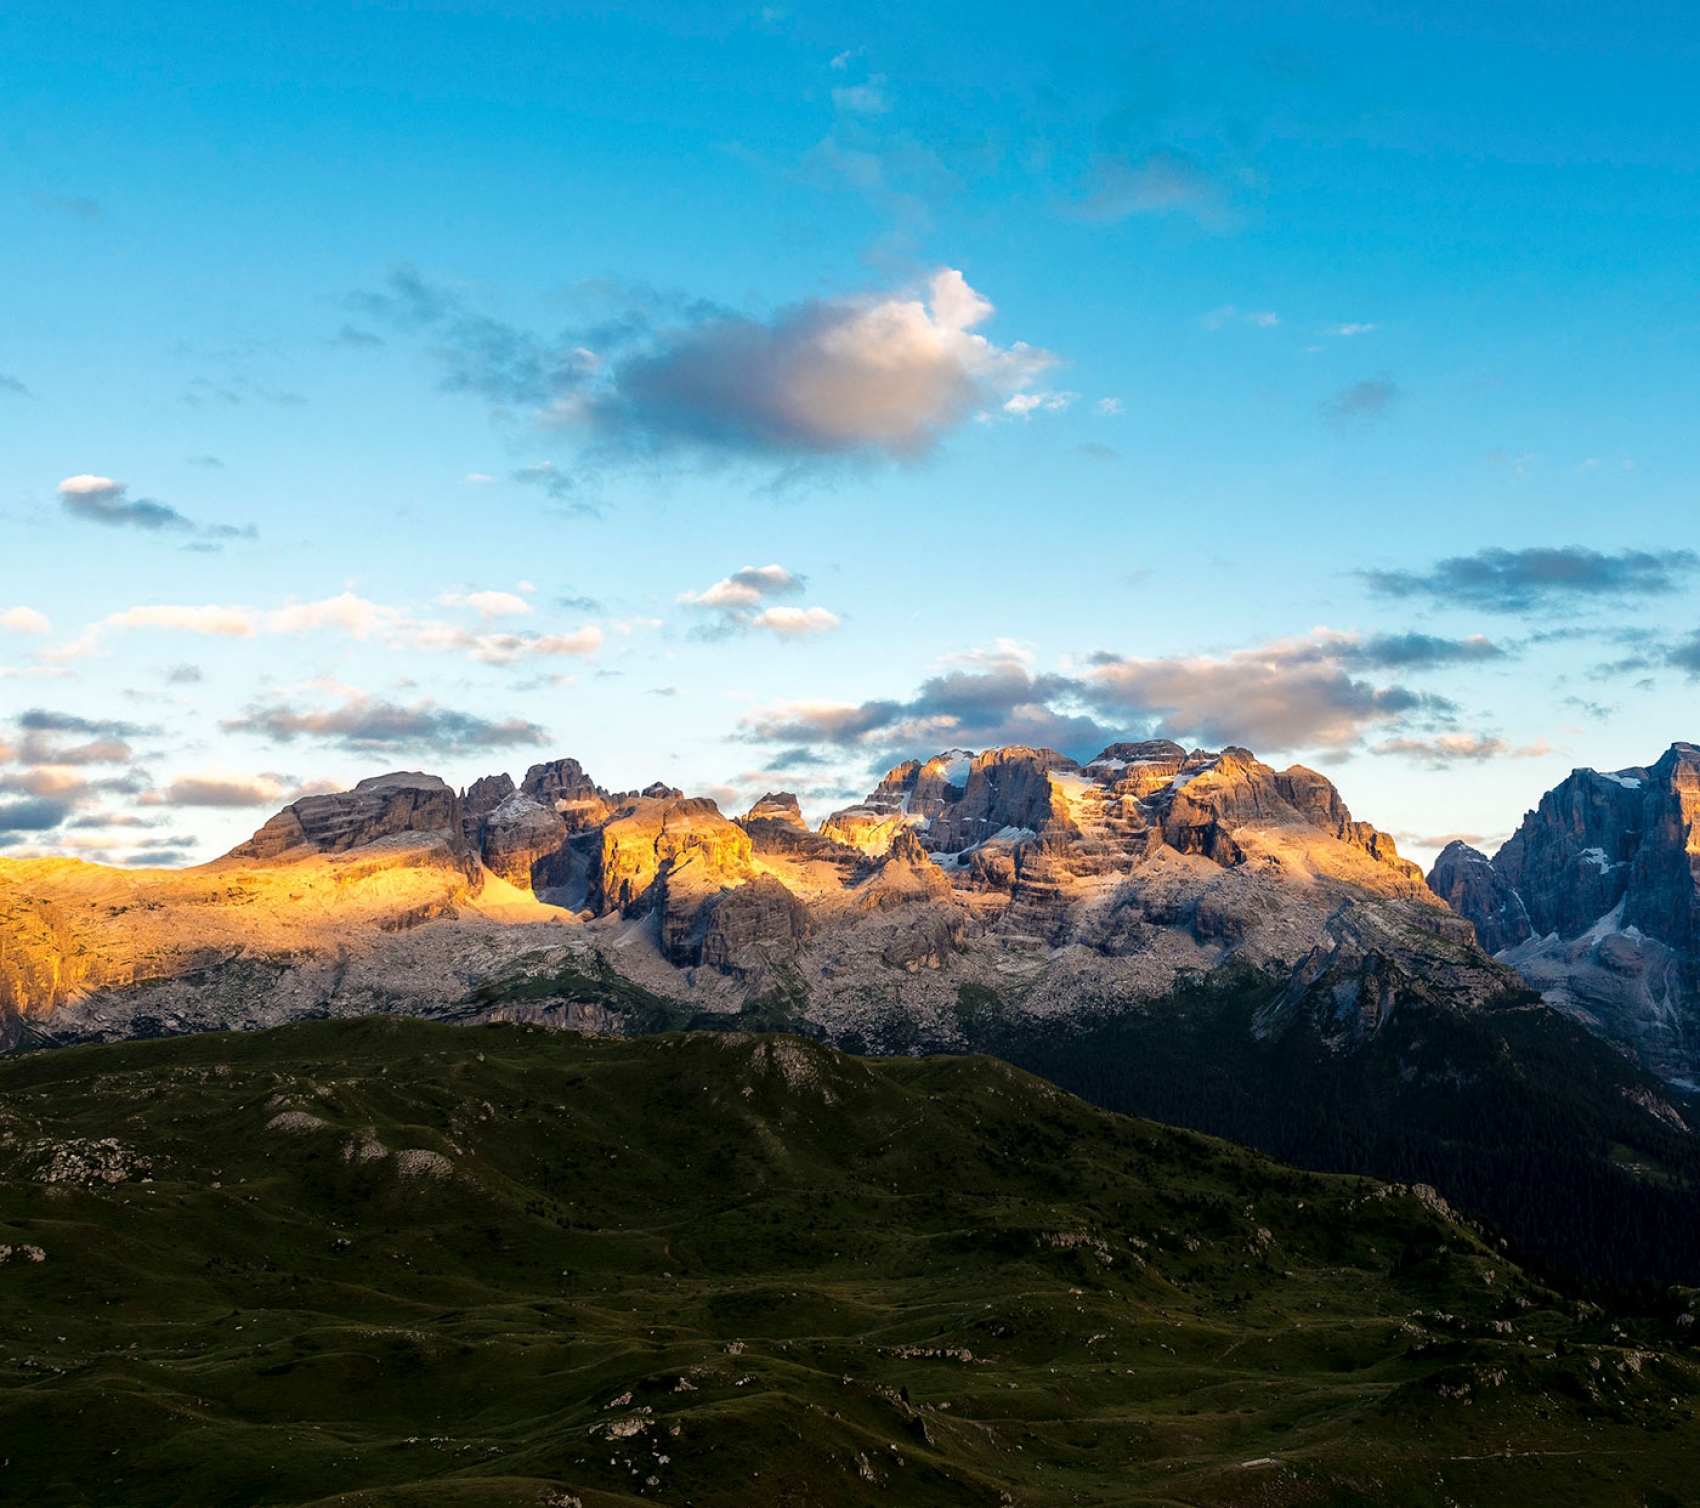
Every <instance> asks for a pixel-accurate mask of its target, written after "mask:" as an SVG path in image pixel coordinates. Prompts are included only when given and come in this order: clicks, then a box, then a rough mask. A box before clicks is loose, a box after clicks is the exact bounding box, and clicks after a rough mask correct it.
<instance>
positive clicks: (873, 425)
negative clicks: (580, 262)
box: [357, 267, 1067, 483]
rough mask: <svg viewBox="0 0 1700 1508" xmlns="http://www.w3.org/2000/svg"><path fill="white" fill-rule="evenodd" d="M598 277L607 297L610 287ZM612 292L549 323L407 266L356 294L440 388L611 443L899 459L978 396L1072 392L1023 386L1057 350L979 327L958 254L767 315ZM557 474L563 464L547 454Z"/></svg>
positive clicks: (1029, 406) (1038, 400) (796, 456)
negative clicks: (571, 324) (475, 298)
mask: <svg viewBox="0 0 1700 1508" xmlns="http://www.w3.org/2000/svg"><path fill="white" fill-rule="evenodd" d="M599 291H600V293H601V294H602V296H603V299H604V301H605V302H606V301H607V298H608V296H609V290H607V289H602V290H599ZM613 298H614V302H615V307H614V308H613V309H612V311H611V312H609V313H607V314H606V315H605V317H603V318H602V319H600V320H598V321H595V322H593V323H589V324H586V325H584V326H582V327H578V328H574V329H569V330H566V331H562V332H560V333H558V334H557V335H555V336H554V337H550V338H545V337H541V336H538V335H536V334H533V333H531V332H529V331H526V330H522V329H520V328H518V327H516V326H513V325H509V324H505V323H503V322H501V321H497V320H494V319H492V318H490V317H488V316H486V315H483V314H480V313H477V312H476V311H474V310H472V309H470V308H468V307H467V305H466V303H465V302H464V300H463V299H462V297H461V296H460V295H459V294H458V293H455V292H453V291H451V290H447V289H443V288H439V287H437V286H436V285H433V284H431V283H428V282H427V281H426V280H425V279H424V278H423V277H422V276H421V275H420V274H419V273H418V272H417V270H415V269H413V268H409V267H403V268H398V269H396V270H395V271H393V272H392V273H391V274H390V277H389V279H388V280H387V282H386V285H385V288H384V290H383V291H382V292H380V293H377V294H368V295H363V296H361V297H360V298H359V299H357V303H358V305H359V307H361V308H362V309H363V310H364V311H365V312H366V313H367V314H369V315H370V316H372V317H374V318H379V319H383V320H386V321H387V322H388V323H389V324H390V325H391V326H392V327H394V328H396V329H399V330H403V331H406V332H410V333H414V334H418V335H421V336H423V337H424V338H425V339H426V340H427V341H428V342H429V350H430V352H431V355H432V356H433V358H434V360H435V361H436V362H437V364H438V366H439V368H440V370H441V371H442V374H443V375H442V382H443V385H444V386H445V387H446V388H448V389H450V390H453V391H462V392H470V393H475V394H478V395H479V396H481V397H484V398H486V399H488V400H490V401H491V402H493V403H495V404H496V405H498V407H499V409H500V410H501V411H502V412H503V413H507V414H510V415H511V414H512V412H513V411H514V410H519V411H521V413H522V414H523V417H524V418H525V419H526V420H527V421H529V422H530V423H531V424H532V425H533V426H535V427H538V428H541V429H542V430H544V431H551V432H554V433H557V434H559V435H561V436H563V437H564V438H567V439H570V440H573V441H576V442H577V443H578V444H579V445H580V446H581V447H582V448H583V449H584V450H585V452H586V453H588V454H592V455H597V456H600V457H602V458H604V459H617V458H620V457H626V458H632V457H662V456H666V455H669V454H672V453H677V452H693V453H696V454H699V455H719V456H723V457H740V458H744V459H751V458H754V459H772V460H778V461H781V462H785V463H793V464H794V463H797V462H808V461H820V460H830V459H834V458H846V457H856V456H860V457H864V458H879V459H887V460H899V461H908V460H915V459H917V458H919V457H922V456H925V455H926V454H927V453H928V452H929V451H931V450H932V449H933V448H934V447H935V446H936V445H937V444H938V443H939V442H940V440H941V439H943V438H944V436H946V435H947V434H949V433H950V432H951V431H952V430H954V429H956V428H958V427H959V426H960V425H962V424H963V423H964V422H966V421H967V420H968V419H970V418H972V417H974V416H975V415H976V414H978V413H985V412H1001V411H1007V412H1009V413H1011V414H1023V413H1028V412H1033V411H1042V410H1045V409H1056V408H1059V407H1062V406H1064V405H1065V404H1066V401H1067V400H1066V398H1065V397H1064V396H1063V395H1060V394H1049V393H1047V394H1034V391H1033V390H1034V388H1035V384H1036V383H1037V382H1038V379H1039V378H1040V377H1041V376H1042V375H1043V374H1044V373H1045V372H1047V371H1049V370H1050V369H1052V368H1053V367H1055V366H1056V365H1057V364H1058V358H1057V357H1056V356H1055V355H1053V354H1052V353H1051V352H1049V351H1046V350H1043V349H1041V348H1039V347H1036V346H1033V345H1029V344H1027V343H1026V342H1023V341H1016V342H1014V343H1012V344H1010V345H1007V346H1003V345H998V344H996V343H994V342H993V341H992V340H990V339H989V338H988V337H987V336H985V335H983V334H981V333H979V327H980V326H982V325H984V324H986V323H987V322H988V321H989V320H990V319H991V318H992V316H993V314H994V312H995V311H994V309H993V306H992V304H991V302H990V301H989V300H988V299H987V298H985V297H984V296H983V295H982V294H980V293H979V292H978V291H977V290H975V289H974V288H973V287H971V286H970V285H969V283H968V281H967V279H966V278H965V277H964V276H963V275H962V273H961V272H960V271H958V270H956V269H954V268H950V267H942V268H939V269H938V270H936V271H935V272H933V273H932V274H931V275H930V276H929V277H928V278H927V279H926V280H925V283H924V284H923V285H922V286H919V287H915V288H909V289H904V290H900V291H894V292H868V293H852V294H844V295H839V296H836V297H828V298H815V299H808V300H805V301H803V302H800V303H796V304H791V305H787V306H785V307H782V308H780V309H777V310H775V311H774V312H773V313H772V314H769V315H766V316H760V315H752V314H745V313H740V312H737V311H734V310H729V309H725V308H722V307H719V306H717V305H712V304H708V303H704V302H701V301H695V302H691V301H685V300H679V299H672V300H665V299H662V298H660V297H659V296H658V295H655V294H653V293H647V292H641V291H630V290H615V291H614V293H613ZM1023 395H1033V399H1034V401H1032V402H1030V403H1029V402H1024V401H1020V400H1023ZM1012 400H1014V401H1013V406H1012ZM549 481H550V482H551V483H555V482H557V481H562V482H564V481H565V477H564V474H563V473H560V472H558V471H555V470H554V468H553V467H551V468H550V474H549Z"/></svg>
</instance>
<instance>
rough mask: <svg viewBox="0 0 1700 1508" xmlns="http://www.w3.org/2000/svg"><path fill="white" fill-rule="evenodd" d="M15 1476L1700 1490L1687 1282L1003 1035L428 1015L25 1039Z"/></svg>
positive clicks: (755, 1500)
mask: <svg viewBox="0 0 1700 1508" xmlns="http://www.w3.org/2000/svg"><path fill="white" fill-rule="evenodd" d="M0 1174H3V1179H0V1248H5V1249H6V1250H5V1256H4V1260H0V1458H3V1461H4V1464H3V1465H0V1501H5V1502H16V1503H20V1504H21V1503H28V1504H31V1505H43V1508H45V1505H53V1504H89V1505H100V1508H112V1505H115V1504H126V1505H128V1504H136V1505H144V1504H147V1505H151V1504H161V1505H164V1504H181V1505H191V1504H193V1505H203V1504H214V1503H216V1504H221V1505H222V1504H248V1503H256V1504H258V1503H266V1504H273V1503H275V1504H307V1503H324V1504H331V1503H335V1504H347V1505H350V1508H354V1505H362V1508H379V1505H398V1508H399V1505H408V1508H415V1505H418V1508H423V1505H433V1508H435V1505H450V1504H452V1505H463V1504H464V1505H472V1504H479V1505H483V1504H490V1505H496V1504H502V1505H506V1504H536V1505H553V1508H569V1505H572V1504H575V1503H577V1504H580V1505H582V1508H605V1505H613V1504H636V1503H640V1502H657V1503H669V1504H681V1505H682V1504H696V1505H704V1508H707V1505H725V1508H732V1505H750V1504H796V1505H802V1504H837V1503H846V1504H850V1503H863V1502H866V1503H881V1502H884V1503H893V1502H898V1503H904V1504H920V1505H924V1504H985V1505H987V1508H1001V1505H1041V1504H1058V1505H1062V1504H1072V1503H1077V1502H1080V1503H1094V1504H1244V1505H1247V1508H1250V1505H1284V1504H1364V1505H1369V1504H1377V1505H1383V1504H1433V1505H1437V1508H1439V1505H1445V1504H1460V1505H1471V1508H1474V1505H1487V1504H1506V1505H1511V1504H1526V1503H1528V1502H1530V1501H1532V1500H1534V1499H1535V1498H1536V1497H1537V1496H1538V1497H1539V1498H1540V1500H1541V1501H1542V1502H1543V1503H1544V1504H1550V1505H1552V1508H1558V1505H1562V1504H1569V1503H1574V1504H1588V1505H1603V1504H1623V1505H1626V1508H1627V1505H1637V1508H1640V1505H1653V1504H1658V1505H1667V1504H1677V1503H1681V1502H1686V1501H1692V1498H1693V1483H1694V1480H1695V1471H1694V1466H1693V1460H1694V1452H1695V1449H1696V1447H1697V1446H1700V1423H1697V1422H1696V1417H1695V1408H1696V1404H1697V1400H1700V1355H1697V1353H1696V1352H1695V1350H1694V1349H1693V1347H1692V1346H1691V1344H1690V1342H1689V1337H1691V1336H1692V1335H1693V1334H1694V1332H1695V1329H1696V1328H1697V1326H1696V1325H1695V1324H1694V1323H1693V1322H1691V1321H1689V1320H1687V1319H1686V1317H1685V1316H1686V1309H1687V1300H1686V1296H1685V1295H1678V1294H1672V1296H1671V1299H1670V1302H1669V1304H1668V1305H1667V1306H1666V1307H1665V1309H1664V1310H1663V1311H1662V1312H1660V1313H1658V1314H1654V1315H1650V1316H1643V1317H1640V1318H1637V1319H1631V1318H1628V1317H1626V1316H1622V1315H1613V1314H1609V1313H1604V1312H1601V1311H1599V1310H1596V1309H1592V1308H1590V1307H1588V1306H1586V1305H1580V1304H1579V1303H1578V1302H1577V1301H1576V1300H1575V1299H1573V1298H1561V1297H1560V1296H1559V1295H1558V1294H1556V1293H1554V1292H1552V1291H1551V1290H1549V1289H1547V1288H1545V1287H1543V1286H1542V1285H1541V1284H1539V1283H1538V1282H1536V1281H1534V1280H1532V1279H1531V1278H1530V1277H1529V1276H1528V1275H1526V1274H1525V1273H1523V1272H1521V1271H1520V1270H1519V1269H1518V1268H1517V1267H1516V1266H1515V1265H1513V1264H1512V1263H1511V1262H1510V1261H1508V1260H1507V1259H1506V1256H1505V1254H1504V1252H1503V1250H1502V1249H1500V1248H1499V1246H1498V1244H1497V1243H1496V1242H1493V1241H1491V1240H1488V1239H1485V1238H1484V1237H1483V1236H1482V1235H1481V1233H1480V1232H1478V1231H1475V1230H1473V1229H1471V1228H1469V1227H1467V1226H1465V1225H1462V1224H1459V1223H1457V1222H1456V1221H1454V1220H1453V1219H1451V1218H1449V1217H1448V1215H1447V1213H1446V1212H1445V1210H1444V1208H1443V1207H1441V1206H1439V1202H1438V1201H1437V1200H1436V1199H1435V1198H1434V1197H1433V1196H1432V1195H1429V1194H1427V1192H1426V1191H1415V1192H1412V1191H1405V1190H1402V1189H1398V1188H1393V1189H1389V1188H1387V1187H1385V1186H1383V1185H1380V1184H1377V1183H1375V1182H1373V1181H1370V1180H1364V1179H1355V1178H1338V1177H1325V1176H1320V1175H1312V1174H1306V1173H1299V1172H1295V1171H1292V1170H1290V1169H1287V1168H1284V1167H1282V1166H1280V1165H1278V1164H1275V1163H1273V1162H1270V1161H1268V1160H1266V1159H1264V1158H1262V1157H1259V1156H1257V1155H1255V1154H1252V1153H1249V1152H1246V1151H1243V1150H1241V1149H1239V1148H1236V1147H1234V1146H1231V1145H1228V1144H1226V1143H1221V1142H1215V1141H1212V1140H1209V1139H1208V1138H1205V1137H1202V1136H1198V1135H1195V1134H1192V1133H1188V1132H1182V1131H1174V1130H1170V1129H1167V1128H1164V1127H1160V1126H1156V1125H1152V1124H1149V1123H1146V1122H1142V1121H1137V1120H1131V1119H1127V1118H1123V1117H1119V1116H1115V1115H1111V1114H1108V1113H1105V1112H1102V1111H1099V1110H1095V1109H1092V1108H1090V1107H1088V1106H1087V1105H1085V1104H1083V1103H1081V1102H1080V1101H1078V1100H1074V1099H1072V1098H1070V1097H1068V1096H1066V1095H1064V1094H1062V1093H1060V1092H1059V1091H1057V1090H1056V1089H1054V1088H1052V1087H1050V1086H1049V1085H1047V1084H1045V1083H1043V1082H1041V1081H1040V1080H1037V1079H1034V1078H1031V1077H1029V1076H1027V1075H1026V1074H1023V1073H1020V1072H1018V1071H1016V1070H1014V1069H1011V1068H1009V1067H1007V1066H1005V1065H1003V1064H1001V1063H998V1062H995V1061H992V1060H989V1059H983V1058H956V1059H929V1060H904V1059H897V1060H887V1061H877V1062H870V1061H864V1060H860V1059H855V1058H849V1057H845V1056H841V1055H839V1054H837V1053H834V1052H832V1051H830V1050H828V1049H826V1048H823V1047H820V1046H817V1045H814V1044H811V1043H806V1042H802V1041H799V1040H797V1039H794V1038H784V1037H777V1038H776V1037H754V1036H747V1035H739V1034H702V1035H673V1036H661V1037H652V1038H645V1039H639V1040H585V1039H580V1038H578V1037H574V1036H570V1035H560V1034H549V1033H545V1032H542V1031H529V1030H527V1029H525V1028H523V1027H516V1026H491V1027H482V1028H474V1029H466V1028H455V1027H445V1026H429V1025H423V1024H420V1023H415V1022H408V1021H404V1020H399V1019H395V1018H374V1019H368V1020H361V1021H352V1022H345V1023H334V1024H333V1023H311V1024H306V1025H301V1026H295V1027H289V1028H285V1029H282V1030H279V1031H275V1032H268V1033H259V1034H254V1035H248V1036H202V1037H189V1038H178V1039H174V1040H169V1041H158V1042H147V1043H130V1044H124V1045H116V1046H109V1047H94V1048H77V1049H69V1050H65V1051H61V1052H53V1053H40V1054H33V1055H30V1056H27V1057H23V1058H17V1059H12V1060H8V1061H6V1062H4V1063H0Z"/></svg>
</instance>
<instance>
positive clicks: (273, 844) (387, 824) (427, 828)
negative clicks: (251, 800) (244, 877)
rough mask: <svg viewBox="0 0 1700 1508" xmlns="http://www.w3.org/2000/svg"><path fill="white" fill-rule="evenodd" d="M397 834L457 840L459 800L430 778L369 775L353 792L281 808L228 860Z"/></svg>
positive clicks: (330, 849) (341, 847)
mask: <svg viewBox="0 0 1700 1508" xmlns="http://www.w3.org/2000/svg"><path fill="white" fill-rule="evenodd" d="M396 833H447V834H450V835H452V836H453V837H454V838H455V839H456V840H457V841H458V840H460V839H461V837H462V823H461V810H460V798H459V797H457V796H456V795H455V793H454V790H453V788H452V787H450V786H448V785H446V784H445V783H444V782H443V781H441V780H439V779H438V778H437V777H436V776H435V775H421V774H420V773H418V772H417V771H398V772H397V773H395V774H393V775H374V776H373V777H372V778H371V779H369V780H362V781H361V782H360V784H359V785H357V786H355V787H354V789H353V790H352V791H342V792H339V793H338V794H336V795H334V796H306V797H303V798H302V799H301V800H300V801H297V802H296V803H295V804H294V805H293V806H288V807H285V808H284V809H283V810H282V811H281V812H279V813H278V814H277V816H275V817H273V818H272V819H271V821H270V822H268V823H266V825H265V826H264V827H262V828H261V829H260V830H259V831H258V832H257V833H255V834H254V836H253V837H252V838H250V839H249V840H248V841H247V842H246V843H242V844H239V845H238V846H237V847H235V848H233V849H231V851H230V857H231V858H237V859H261V860H264V859H276V858H279V857H281V856H282V855H284V854H288V853H291V852H294V851H296V850H310V851H312V852H315V853H346V852H347V851H348V850H349V849H351V848H359V847H362V846H363V845H365V844H368V843H374V842H376V841H377V840H378V839H379V838H387V837H390V836H392V835H394V834H396Z"/></svg>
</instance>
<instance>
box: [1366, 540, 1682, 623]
mask: <svg viewBox="0 0 1700 1508" xmlns="http://www.w3.org/2000/svg"><path fill="white" fill-rule="evenodd" d="M1696 571H1700V555H1697V554H1696V553H1695V552H1694V551H1692V550H1619V551H1616V552H1615V553H1612V554H1604V553H1602V552H1600V551H1598V550H1591V549H1587V548H1585V547H1583V546H1581V545H1571V546H1567V547H1563V548H1556V549H1555V548H1534V549H1526V550H1503V549H1487V550H1478V551H1477V552H1476V553H1475V554H1474V555H1453V556H1449V557H1448V558H1447V559H1445V560H1442V561H1439V562H1437V563H1436V564H1435V565H1434V566H1432V567H1430V568H1429V569H1428V570H1426V571H1382V570H1368V571H1360V572H1359V573H1358V574H1359V575H1360V576H1361V577H1362V578H1363V579H1364V580H1365V581H1366V582H1367V583H1368V584H1369V587H1370V590H1371V591H1373V592H1375V593H1376V594H1377V595H1379V596H1383V597H1427V598H1429V599H1431V600H1432V601H1434V602H1436V603H1438V604H1441V605H1443V606H1452V607H1472V608H1479V609H1482V610H1484V611H1486V612H1496V613H1513V612H1525V611H1528V610H1530V609H1533V608H1541V607H1552V606H1558V605H1561V604H1565V603H1578V602H1585V601H1590V600H1592V601H1602V602H1603V601H1626V600H1630V599H1634V598H1639V597H1660V596H1667V595H1669V594H1670V593H1672V592H1675V591H1677V590H1679V589H1680V588H1681V587H1682V586H1683V585H1685V584H1686V582H1687V581H1688V580H1689V579H1690V578H1691V577H1692V576H1693V575H1694V573H1695V572H1696Z"/></svg>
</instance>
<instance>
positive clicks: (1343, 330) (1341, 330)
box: [1331, 324, 1378, 338]
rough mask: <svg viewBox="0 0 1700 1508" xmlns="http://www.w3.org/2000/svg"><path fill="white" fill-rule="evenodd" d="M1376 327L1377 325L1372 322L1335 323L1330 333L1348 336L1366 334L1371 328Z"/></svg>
mask: <svg viewBox="0 0 1700 1508" xmlns="http://www.w3.org/2000/svg"><path fill="white" fill-rule="evenodd" d="M1377 328H1378V326H1376V325H1373V324H1344V325H1335V326H1334V328H1333V331H1332V332H1331V333H1333V334H1335V335H1344V336H1346V337H1348V338H1350V337H1351V336H1353V335H1368V334H1369V332H1370V331H1371V330H1374V329H1377Z"/></svg>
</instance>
